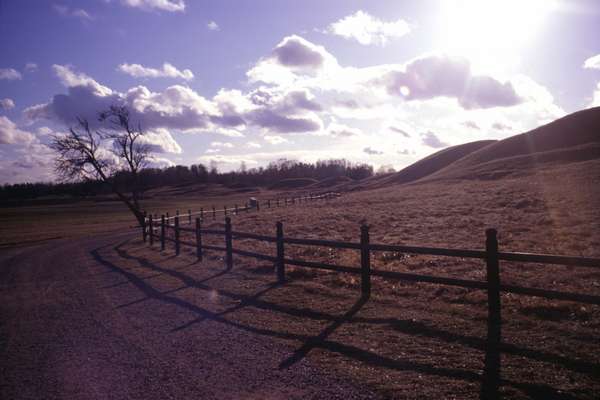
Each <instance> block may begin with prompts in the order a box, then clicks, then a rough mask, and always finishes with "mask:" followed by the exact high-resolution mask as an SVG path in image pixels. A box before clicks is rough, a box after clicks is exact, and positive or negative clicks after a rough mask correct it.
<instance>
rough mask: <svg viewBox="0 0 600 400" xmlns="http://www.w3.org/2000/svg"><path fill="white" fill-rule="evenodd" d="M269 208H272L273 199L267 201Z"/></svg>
mask: <svg viewBox="0 0 600 400" xmlns="http://www.w3.org/2000/svg"><path fill="white" fill-rule="evenodd" d="M267 208H271V199H269V200H267Z"/></svg>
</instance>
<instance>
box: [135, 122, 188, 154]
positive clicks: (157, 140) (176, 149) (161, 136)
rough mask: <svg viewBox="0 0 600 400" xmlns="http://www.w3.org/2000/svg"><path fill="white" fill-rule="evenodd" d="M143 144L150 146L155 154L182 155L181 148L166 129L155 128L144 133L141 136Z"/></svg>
mask: <svg viewBox="0 0 600 400" xmlns="http://www.w3.org/2000/svg"><path fill="white" fill-rule="evenodd" d="M141 143H143V144H147V145H149V146H150V151H151V152H153V153H172V154H181V152H182V151H181V147H180V146H179V144H178V143H177V142H176V141H175V139H174V138H173V136H172V135H171V133H170V132H169V131H168V130H167V129H164V128H155V129H153V130H149V131H146V132H144V135H142V136H141Z"/></svg>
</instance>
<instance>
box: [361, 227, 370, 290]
mask: <svg viewBox="0 0 600 400" xmlns="http://www.w3.org/2000/svg"><path fill="white" fill-rule="evenodd" d="M360 269H361V279H360V283H361V293H362V297H364V298H369V297H370V296H371V249H370V248H369V227H368V226H367V225H365V224H363V225H362V226H361V227H360Z"/></svg>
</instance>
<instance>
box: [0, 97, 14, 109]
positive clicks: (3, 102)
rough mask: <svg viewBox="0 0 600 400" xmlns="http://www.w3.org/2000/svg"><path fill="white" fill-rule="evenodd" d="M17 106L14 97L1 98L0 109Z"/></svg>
mask: <svg viewBox="0 0 600 400" xmlns="http://www.w3.org/2000/svg"><path fill="white" fill-rule="evenodd" d="M13 108H15V102H14V101H13V100H12V99H9V98H5V99H0V110H10V109H13Z"/></svg>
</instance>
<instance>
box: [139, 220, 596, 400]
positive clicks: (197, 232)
mask: <svg viewBox="0 0 600 400" xmlns="http://www.w3.org/2000/svg"><path fill="white" fill-rule="evenodd" d="M149 224H150V229H149V230H148V232H149V235H148V236H149V239H150V244H151V245H152V244H153V243H154V240H155V239H156V240H159V241H160V248H161V250H165V248H166V242H167V241H170V242H173V246H174V249H175V254H177V255H178V254H179V253H180V251H181V246H190V247H193V248H195V250H196V256H197V258H198V260H200V261H201V260H202V257H203V251H204V250H215V251H223V252H225V254H226V256H225V262H226V264H227V267H228V268H231V267H233V255H234V254H237V255H240V256H246V257H253V258H257V259H260V260H266V261H271V262H273V263H274V265H275V275H276V278H277V280H278V281H279V282H280V283H283V282H285V268H286V266H287V265H294V266H299V267H306V268H315V269H321V270H328V271H337V272H342V273H349V274H356V275H360V279H361V295H362V297H363V298H368V297H369V296H370V295H371V277H373V276H378V277H382V278H387V279H395V280H401V281H411V282H425V283H433V284H441V285H451V286H459V287H464V288H471V289H480V290H485V291H487V300H488V302H487V303H488V321H487V323H488V335H487V342H486V360H485V370H484V387H485V388H486V392H487V391H489V392H488V393H487V394H486V395H485V396H484V397H485V398H496V397H497V393H498V385H499V368H500V356H499V350H498V349H499V347H500V342H501V304H500V294H501V293H502V292H504V293H515V294H520V295H529V296H534V297H543V298H548V299H557V300H568V301H575V302H582V303H587V304H595V305H600V296H596V295H588V294H581V293H567V292H560V291H555V290H547V289H539V288H528V287H521V286H517V285H507V284H502V283H501V280H500V261H517V262H525V263H540V264H554V265H567V266H574V267H590V268H599V269H600V259H597V258H586V257H572V256H562V255H548V254H532V253H521V252H502V251H499V248H498V240H497V232H496V230H495V229H487V230H486V231H485V242H484V243H485V245H484V248H485V250H466V249H448V248H437V247H421V246H405V245H391V244H376V243H371V242H370V238H369V227H368V226H366V225H362V226H360V239H359V241H358V242H342V241H332V240H319V239H302V238H291V237H286V236H284V231H283V224H282V223H281V222H277V224H276V227H275V236H268V235H260V234H255V233H247V232H239V231H234V230H233V229H232V225H231V218H230V217H228V216H226V217H225V229H224V230H218V229H203V228H202V224H201V218H200V217H196V219H195V227H193V228H191V227H190V228H185V227H182V226H181V225H180V220H179V217H178V216H175V217H174V224H173V225H171V224H169V223H168V221H167V219H166V217H165V216H164V215H163V216H161V219H160V225H159V228H160V229H159V230H157V232H158V233H155V230H154V229H153V224H154V221H153V219H152V217H150V218H149ZM168 230H172V231H173V233H174V235H173V238H171V237H168V235H167V231H168ZM145 232H146V230H145V229H144V237H146V233H145ZM181 232H187V233H191V234H192V236H193V237H194V238H195V240H194V241H193V242H190V241H184V240H181V236H180V233H181ZM204 235H217V236H222V237H223V239H224V246H223V247H221V246H213V245H205V244H203V242H202V238H203V236H204ZM234 239H251V240H257V241H263V242H271V243H275V244H276V251H275V255H268V254H261V253H256V252H252V251H247V250H241V249H235V248H234V246H233V240H234ZM286 244H288V245H305V246H324V247H330V248H335V249H353V250H357V251H360V267H357V266H343V265H333V264H328V263H322V262H314V261H308V260H297V259H290V258H286V256H285V245H286ZM378 251H387V252H401V253H412V254H423V255H434V256H447V257H460V258H474V259H481V260H484V262H485V267H486V280H485V281H476V280H468V279H457V278H449V277H440V276H431V275H420V274H412V273H406V272H398V271H385V270H378V269H372V268H371V254H372V253H373V252H378Z"/></svg>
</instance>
